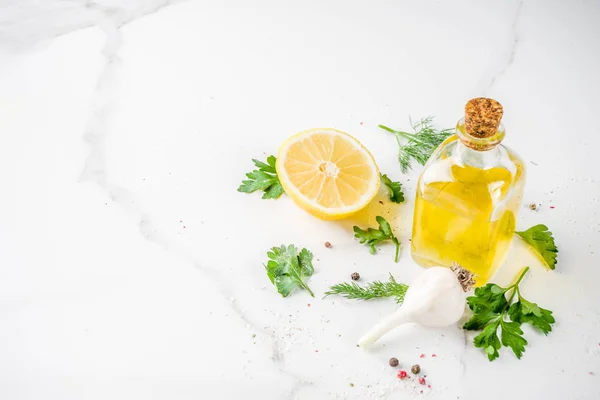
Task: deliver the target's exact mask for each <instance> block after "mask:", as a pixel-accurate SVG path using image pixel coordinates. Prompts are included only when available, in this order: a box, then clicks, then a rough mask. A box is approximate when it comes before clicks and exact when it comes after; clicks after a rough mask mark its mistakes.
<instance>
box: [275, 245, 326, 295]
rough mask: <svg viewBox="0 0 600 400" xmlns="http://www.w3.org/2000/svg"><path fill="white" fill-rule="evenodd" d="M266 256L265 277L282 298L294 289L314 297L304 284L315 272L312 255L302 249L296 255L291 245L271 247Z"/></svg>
mask: <svg viewBox="0 0 600 400" xmlns="http://www.w3.org/2000/svg"><path fill="white" fill-rule="evenodd" d="M267 256H268V257H269V261H268V262H267V265H265V269H266V270H267V276H268V277H269V280H270V281H271V283H272V284H274V285H275V287H276V288H277V291H278V292H279V293H280V294H281V295H282V296H283V297H287V296H289V295H290V293H291V292H292V291H293V290H294V289H295V288H301V289H306V290H308V293H310V295H311V296H312V297H315V295H314V294H313V292H312V290H310V288H309V287H308V286H307V285H306V282H305V280H306V278H308V277H309V276H311V275H312V274H313V272H314V271H315V269H314V267H313V265H312V257H313V255H312V253H311V252H310V251H308V250H307V249H302V250H301V251H300V254H298V249H296V246H294V245H293V244H290V245H289V246H285V245H281V246H280V247H273V248H272V249H271V251H269V252H268V253H267Z"/></svg>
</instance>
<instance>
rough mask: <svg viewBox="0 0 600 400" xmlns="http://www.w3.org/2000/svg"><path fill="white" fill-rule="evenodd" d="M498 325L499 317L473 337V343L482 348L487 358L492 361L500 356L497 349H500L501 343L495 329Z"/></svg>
mask: <svg viewBox="0 0 600 400" xmlns="http://www.w3.org/2000/svg"><path fill="white" fill-rule="evenodd" d="M498 326H500V318H498V319H497V320H495V321H493V322H491V323H490V324H488V325H487V326H486V327H485V328H484V329H483V332H481V333H480V334H479V335H477V336H475V337H474V338H473V344H474V345H475V347H479V348H482V349H484V351H485V352H486V353H487V356H488V359H489V360H490V361H494V360H495V359H496V358H498V357H499V356H500V353H498V350H500V347H502V346H501V343H500V339H498V335H497V334H496V331H497V330H498Z"/></svg>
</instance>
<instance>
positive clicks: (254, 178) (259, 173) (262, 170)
mask: <svg viewBox="0 0 600 400" xmlns="http://www.w3.org/2000/svg"><path fill="white" fill-rule="evenodd" d="M276 160H277V159H276V158H275V156H269V157H267V163H266V164H265V163H264V162H262V161H259V160H254V159H253V160H252V162H253V163H254V165H255V166H256V167H257V168H258V169H255V170H254V171H252V172H248V173H247V174H246V177H247V178H248V179H247V180H243V181H242V184H241V185H240V187H239V188H238V192H242V193H252V192H255V191H257V190H262V191H263V192H264V193H263V196H262V198H263V199H276V198H278V197H279V196H281V195H282V194H283V193H284V191H283V186H281V182H279V177H278V176H277V170H276V169H275V161H276Z"/></svg>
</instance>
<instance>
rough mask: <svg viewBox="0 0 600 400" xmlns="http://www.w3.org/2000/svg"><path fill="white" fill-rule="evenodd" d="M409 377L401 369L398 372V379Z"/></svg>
mask: <svg viewBox="0 0 600 400" xmlns="http://www.w3.org/2000/svg"><path fill="white" fill-rule="evenodd" d="M407 376H408V374H407V373H406V371H405V370H403V369H401V370H400V371H398V378H400V379H406V377H407Z"/></svg>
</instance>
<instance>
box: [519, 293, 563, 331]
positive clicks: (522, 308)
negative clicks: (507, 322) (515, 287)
mask: <svg viewBox="0 0 600 400" xmlns="http://www.w3.org/2000/svg"><path fill="white" fill-rule="evenodd" d="M508 316H509V317H510V319H511V321H514V322H517V323H519V324H523V323H528V324H531V326H533V327H534V328H537V329H538V330H540V331H541V332H542V333H543V334H544V335H548V333H550V331H552V324H553V323H554V322H555V319H554V317H553V316H552V311H550V310H546V309H545V308H541V307H539V306H538V305H537V304H535V303H531V302H529V301H527V300H525V299H524V298H523V297H521V295H520V293H519V301H518V302H517V303H513V304H512V305H511V306H510V308H509V309H508Z"/></svg>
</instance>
